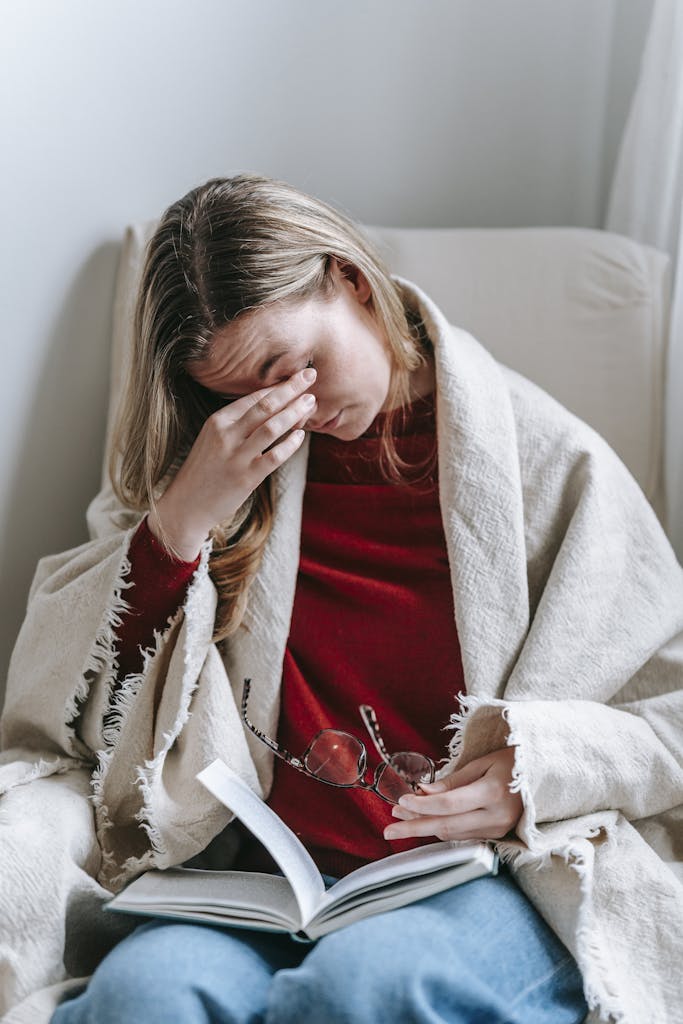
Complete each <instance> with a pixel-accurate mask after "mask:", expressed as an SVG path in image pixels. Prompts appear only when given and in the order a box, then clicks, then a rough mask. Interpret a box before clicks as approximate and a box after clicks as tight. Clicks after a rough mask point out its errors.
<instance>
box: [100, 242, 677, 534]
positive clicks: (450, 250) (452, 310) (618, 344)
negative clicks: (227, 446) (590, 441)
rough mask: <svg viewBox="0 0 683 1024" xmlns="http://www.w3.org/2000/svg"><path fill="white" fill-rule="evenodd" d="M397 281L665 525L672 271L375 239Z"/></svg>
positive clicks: (585, 257)
mask: <svg viewBox="0 0 683 1024" xmlns="http://www.w3.org/2000/svg"><path fill="white" fill-rule="evenodd" d="M153 228H154V224H153V223H148V224H143V225H138V226H134V227H131V228H129V229H128V230H127V232H126V236H125V240H124V245H123V251H122V256H121V263H120V268H119V275H118V282H117V290H116V300H115V309H114V339H113V342H114V344H113V355H112V377H111V381H112V397H111V403H110V418H111V413H112V411H113V408H114V406H115V404H116V402H117V400H118V394H119V391H120V387H121V381H122V376H123V373H124V367H125V363H126V353H127V351H128V350H129V349H130V337H131V313H132V306H133V302H134V296H135V290H136V287H137V281H138V278H139V275H140V269H141V262H142V257H143V252H144V246H145V244H146V242H147V239H148V238H149V236H150V234H151V232H152V230H153ZM366 230H367V233H368V234H369V235H370V236H371V238H373V239H374V241H375V242H376V243H377V245H378V246H379V248H380V250H381V251H382V253H383V255H384V257H385V260H386V262H387V263H388V265H389V267H390V268H391V270H392V271H393V272H394V273H396V274H399V275H400V276H402V277H406V278H409V279H410V280H413V281H415V283H416V284H418V285H419V286H420V287H421V288H423V290H424V291H426V292H427V293H428V294H429V295H431V297H432V298H433V299H434V300H435V301H436V302H437V303H438V304H439V305H440V306H441V308H442V309H443V310H444V312H445V313H446V315H447V316H448V318H449V320H451V322H452V323H455V324H458V325H459V326H461V327H464V328H465V329H466V330H468V331H470V332H471V333H472V334H473V335H474V336H475V337H476V338H478V339H479V340H480V341H481V342H482V343H483V344H484V345H485V346H486V348H488V349H489V350H490V351H491V353H492V354H493V355H494V356H495V357H496V359H498V360H499V361H500V362H502V363H505V364H506V365H508V366H510V367H512V368H514V369H515V370H517V371H519V372H520V373H522V374H523V375H524V376H526V377H529V378H530V379H531V380H533V381H534V382H535V383H537V384H539V385H540V386H541V387H542V388H544V389H545V390H546V391H548V392H549V393H550V394H551V395H553V396H554V397H555V398H557V399H558V400H559V401H560V402H562V404H563V405H565V406H567V408H569V409H570V410H571V411H572V412H574V413H576V414H577V415H578V416H580V417H581V418H582V419H584V420H585V421H586V422H588V423H589V424H590V425H591V426H592V427H594V428H595V429H596V430H597V431H598V432H599V433H601V434H602V435H603V437H605V439H606V440H607V441H608V442H609V444H610V445H611V446H612V447H613V448H614V449H615V450H616V451H617V453H618V454H619V455H620V456H621V458H622V459H623V461H624V462H625V463H626V465H627V466H628V467H629V469H630V470H631V472H632V473H633V475H634V476H635V478H636V479H637V480H638V482H639V483H640V485H641V487H642V488H643V490H644V492H645V494H646V495H647V497H648V499H649V500H650V501H651V502H652V504H653V505H654V507H655V508H656V510H657V511H658V513H659V514H660V515H661V514H662V508H663V493H662V488H663V485H662V430H663V385H664V372H665V360H666V336H667V329H668V310H669V290H670V284H669V261H668V257H667V256H666V255H664V254H663V253H660V252H658V251H657V250H655V249H652V248H649V247H647V246H643V245H639V244H638V243H636V242H633V241H631V240H630V239H627V238H624V237H622V236H620V235H614V234H610V233H608V232H603V231H592V230H588V229H582V228H510V229H502V230H498V229H486V230H466V229H412V228H382V227H370V228H367V229H366Z"/></svg>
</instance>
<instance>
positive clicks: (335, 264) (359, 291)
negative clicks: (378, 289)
mask: <svg viewBox="0 0 683 1024" xmlns="http://www.w3.org/2000/svg"><path fill="white" fill-rule="evenodd" d="M330 270H331V273H332V279H333V281H334V283H335V285H337V286H338V287H341V286H345V287H347V288H349V287H350V288H352V290H353V293H354V295H355V297H356V298H357V299H358V301H359V302H360V303H361V305H363V306H366V305H368V303H370V304H372V289H371V287H370V282H369V281H368V279H367V277H366V276H365V274H364V273H363V271H362V270H359V269H358V267H357V266H356V265H355V264H354V263H348V262H346V261H344V260H340V259H338V258H337V257H336V256H332V257H331V260H330Z"/></svg>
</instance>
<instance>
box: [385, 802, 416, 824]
mask: <svg viewBox="0 0 683 1024" xmlns="http://www.w3.org/2000/svg"><path fill="white" fill-rule="evenodd" d="M391 813H392V815H393V816H394V818H400V819H401V820H402V821H412V819H413V818H419V817H420V815H419V814H417V813H416V812H415V811H407V810H406V809H405V807H399V806H398V804H396V805H395V806H394V807H392V808H391Z"/></svg>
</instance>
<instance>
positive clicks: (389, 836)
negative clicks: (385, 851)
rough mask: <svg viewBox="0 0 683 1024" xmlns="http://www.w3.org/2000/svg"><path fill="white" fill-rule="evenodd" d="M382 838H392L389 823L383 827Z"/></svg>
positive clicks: (392, 831)
mask: <svg viewBox="0 0 683 1024" xmlns="http://www.w3.org/2000/svg"><path fill="white" fill-rule="evenodd" d="M384 838H385V839H393V838H394V830H393V829H392V827H391V825H388V826H387V827H386V828H385V829H384Z"/></svg>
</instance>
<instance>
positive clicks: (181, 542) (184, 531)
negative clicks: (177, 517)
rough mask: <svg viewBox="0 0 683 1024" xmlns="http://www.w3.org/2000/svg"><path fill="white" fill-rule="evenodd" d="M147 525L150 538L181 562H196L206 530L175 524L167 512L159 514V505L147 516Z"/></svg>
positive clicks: (163, 511)
mask: <svg viewBox="0 0 683 1024" xmlns="http://www.w3.org/2000/svg"><path fill="white" fill-rule="evenodd" d="M162 500H163V499H162ZM147 525H148V527H149V530H150V533H151V534H152V536H153V537H155V539H156V540H158V541H159V543H160V544H163V545H164V547H165V548H167V549H168V550H169V551H170V552H171V554H172V555H174V556H175V558H177V559H178V560H179V561H181V562H194V561H196V559H197V556H198V555H199V553H200V551H201V549H202V545H203V544H204V542H205V541H206V539H207V537H208V535H209V531H208V530H201V529H194V530H193V529H192V528H191V527H189V526H188V525H187V524H183V525H182V526H181V525H180V524H177V523H175V522H174V520H173V517H172V516H169V515H168V510H166V509H164V510H162V511H161V512H160V508H159V504H157V506H156V508H154V509H152V510H151V511H150V513H149V515H148V516H147Z"/></svg>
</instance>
